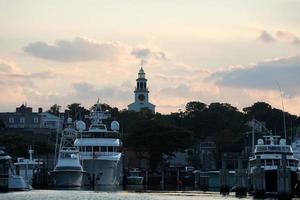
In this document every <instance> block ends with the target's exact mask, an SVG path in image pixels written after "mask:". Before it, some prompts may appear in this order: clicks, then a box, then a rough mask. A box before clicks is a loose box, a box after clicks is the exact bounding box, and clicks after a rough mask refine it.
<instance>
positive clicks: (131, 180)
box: [127, 176, 144, 185]
mask: <svg viewBox="0 0 300 200" xmlns="http://www.w3.org/2000/svg"><path fill="white" fill-rule="evenodd" d="M143 181H144V177H130V176H129V177H127V184H128V185H143Z"/></svg>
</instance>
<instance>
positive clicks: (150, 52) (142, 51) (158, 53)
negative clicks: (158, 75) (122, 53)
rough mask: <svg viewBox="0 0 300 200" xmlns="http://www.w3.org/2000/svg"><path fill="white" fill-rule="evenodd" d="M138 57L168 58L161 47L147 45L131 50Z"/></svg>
mask: <svg viewBox="0 0 300 200" xmlns="http://www.w3.org/2000/svg"><path fill="white" fill-rule="evenodd" d="M131 54H132V55H134V56H135V57H136V58H138V59H148V58H154V59H157V60H168V57H167V53H166V52H164V51H162V50H160V49H151V48H147V47H139V48H135V49H133V50H132V52H131Z"/></svg>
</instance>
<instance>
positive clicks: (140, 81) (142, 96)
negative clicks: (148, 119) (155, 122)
mask: <svg viewBox="0 0 300 200" xmlns="http://www.w3.org/2000/svg"><path fill="white" fill-rule="evenodd" d="M142 109H149V110H151V111H152V112H153V113H155V105H154V104H152V103H150V102H149V90H148V87H147V79H146V76H145V72H144V69H143V67H141V69H140V71H139V73H138V78H137V79H136V88H135V90H134V102H133V103H132V104H129V105H128V110H132V111H135V112H139V111H141V110H142Z"/></svg>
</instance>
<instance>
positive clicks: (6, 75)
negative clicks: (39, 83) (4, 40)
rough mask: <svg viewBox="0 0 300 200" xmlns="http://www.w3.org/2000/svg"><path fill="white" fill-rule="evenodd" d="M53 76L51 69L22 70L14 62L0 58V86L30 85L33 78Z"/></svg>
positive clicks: (49, 77)
mask: <svg viewBox="0 0 300 200" xmlns="http://www.w3.org/2000/svg"><path fill="white" fill-rule="evenodd" d="M54 77H55V76H54V74H53V73H52V72H51V71H45V72H34V73H28V72H23V71H22V70H21V69H20V68H19V67H17V66H15V65H14V64H12V63H10V62H7V61H4V60H1V59H0V79H1V82H0V86H2V87H3V86H5V87H12V86H19V87H25V86H30V87H32V86H33V85H34V84H33V80H37V79H43V80H45V79H52V78H54ZM2 89H3V88H2Z"/></svg>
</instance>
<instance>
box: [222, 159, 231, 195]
mask: <svg viewBox="0 0 300 200" xmlns="http://www.w3.org/2000/svg"><path fill="white" fill-rule="evenodd" d="M228 176H229V171H228V169H226V163H225V161H224V160H222V168H221V169H220V194H222V195H227V194H229V192H230V188H229V177H228Z"/></svg>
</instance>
